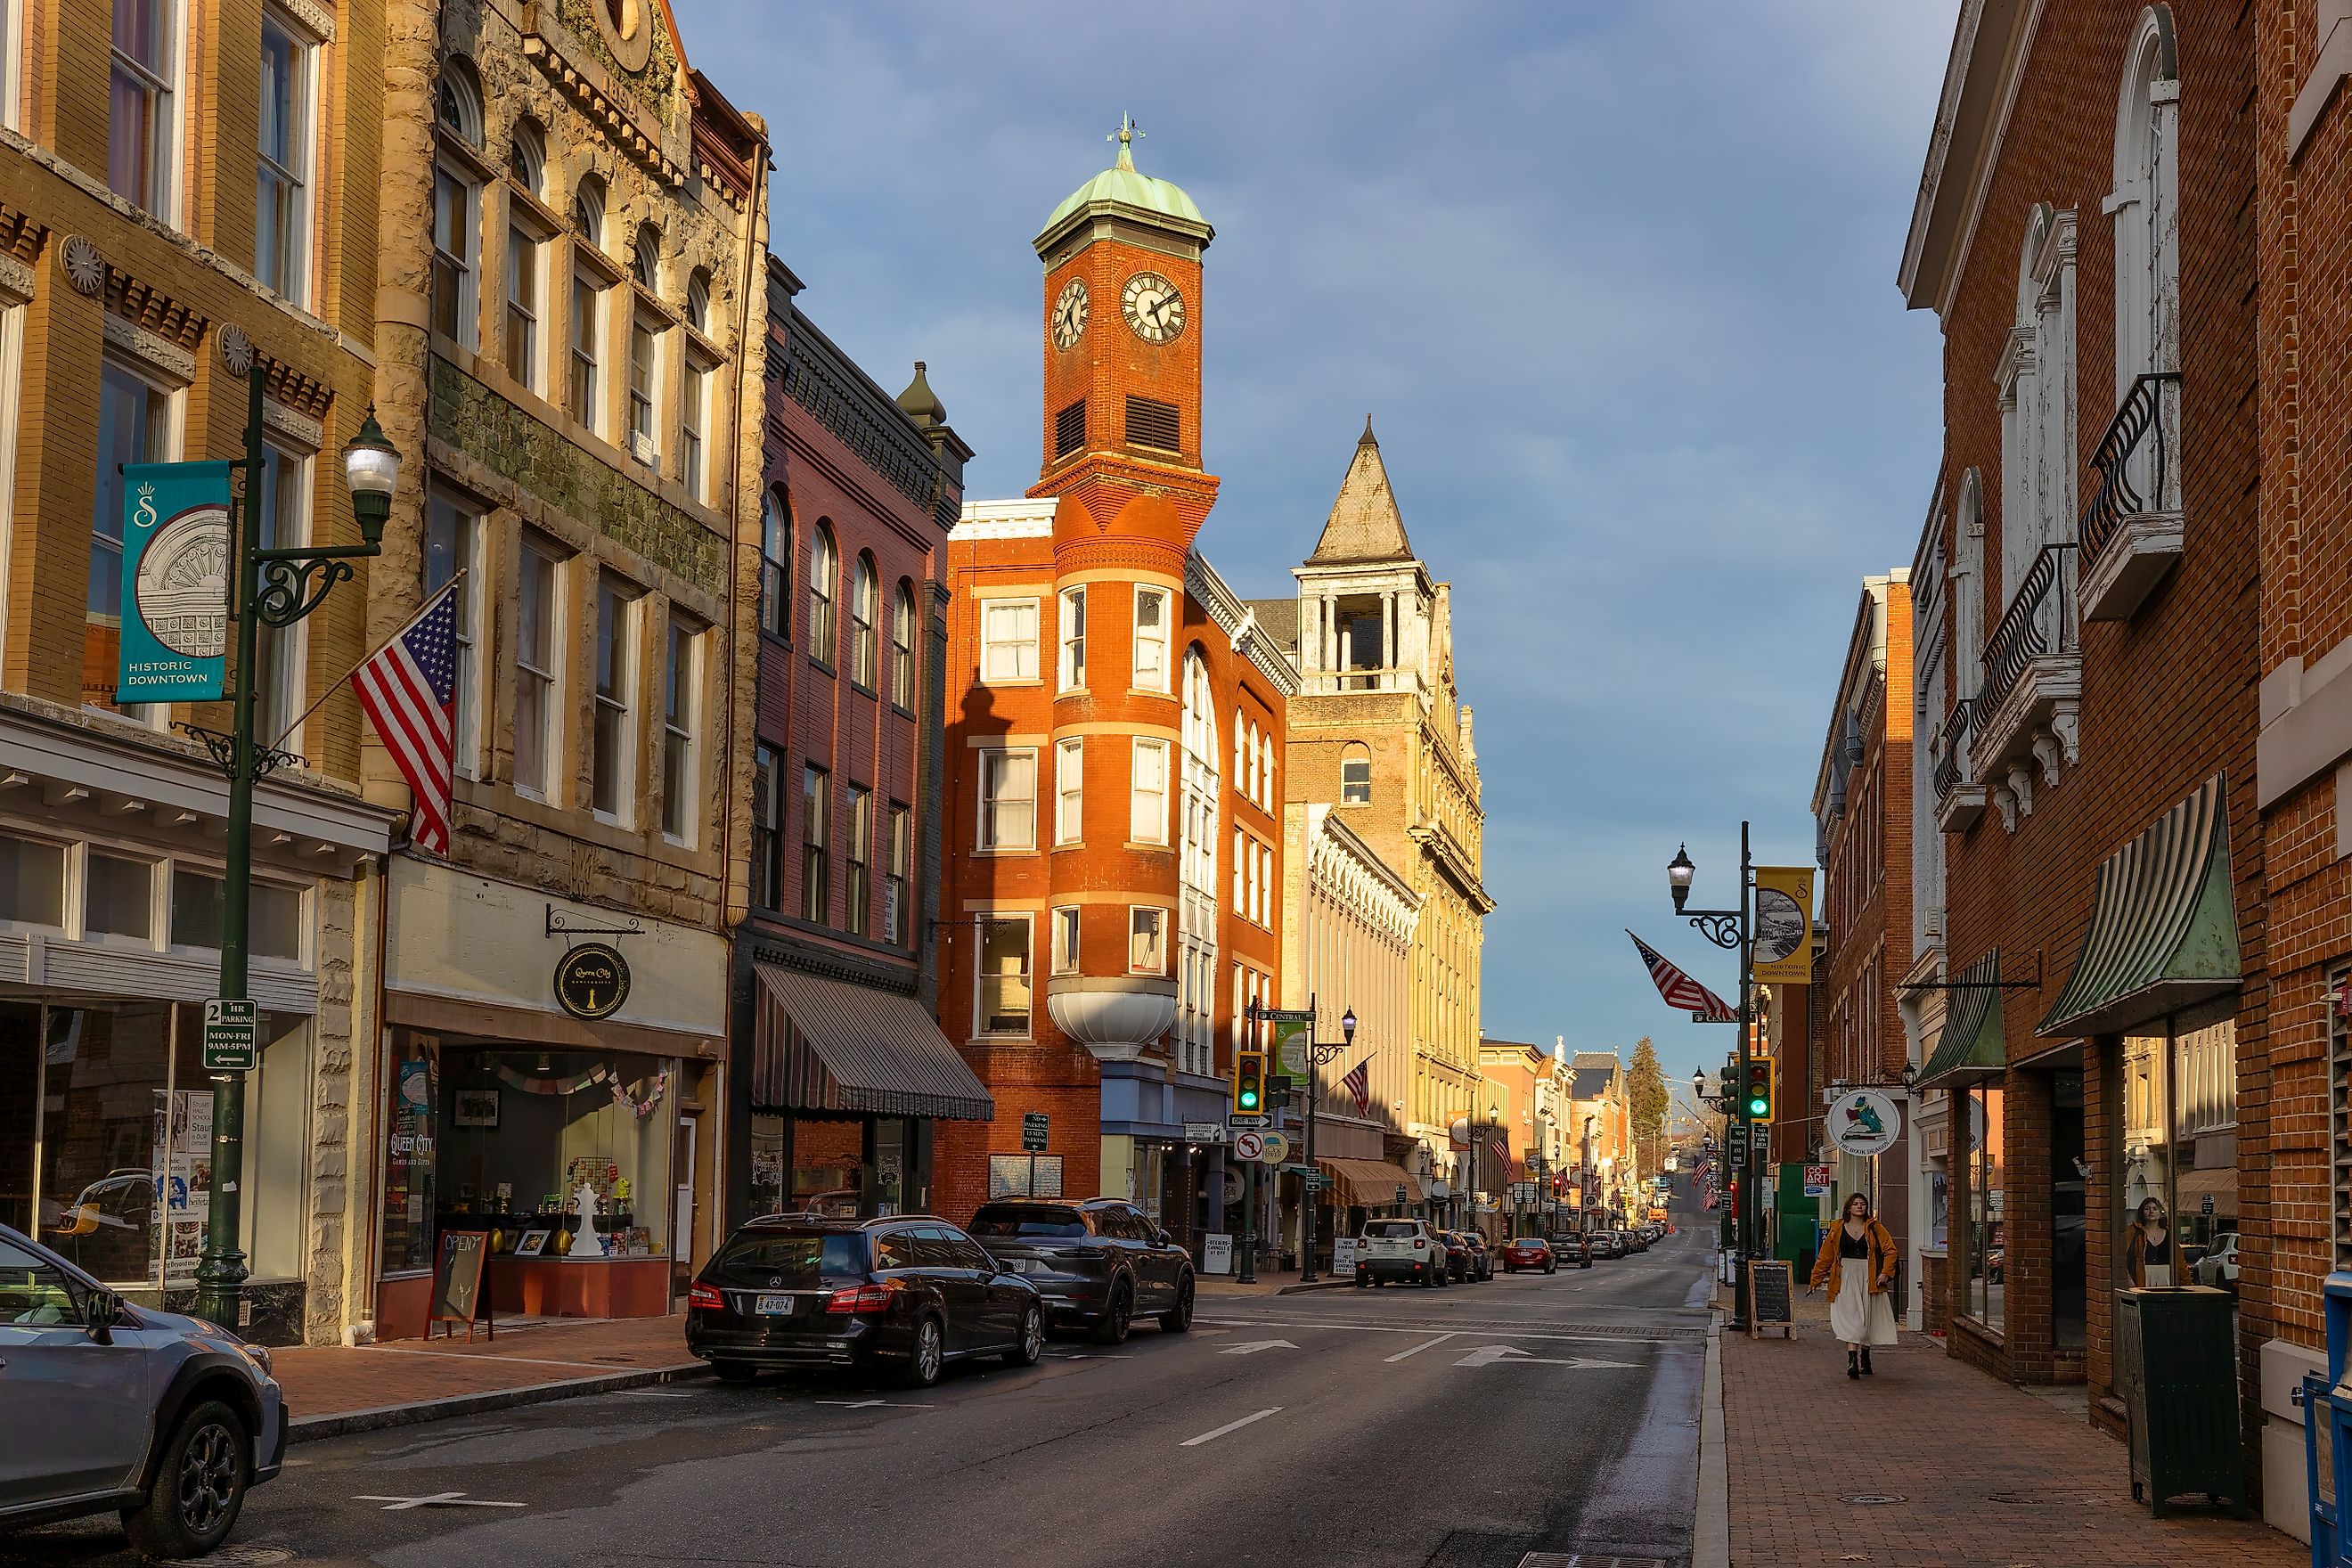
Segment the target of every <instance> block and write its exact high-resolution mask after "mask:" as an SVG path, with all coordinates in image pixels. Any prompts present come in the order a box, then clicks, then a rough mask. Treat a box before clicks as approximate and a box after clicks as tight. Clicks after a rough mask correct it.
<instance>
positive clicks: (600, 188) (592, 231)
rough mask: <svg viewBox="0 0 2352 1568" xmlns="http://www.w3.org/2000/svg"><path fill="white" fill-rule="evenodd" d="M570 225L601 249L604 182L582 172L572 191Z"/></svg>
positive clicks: (602, 244)
mask: <svg viewBox="0 0 2352 1568" xmlns="http://www.w3.org/2000/svg"><path fill="white" fill-rule="evenodd" d="M572 228H573V229H574V230H575V231H577V232H578V234H579V236H580V237H581V238H583V239H584V240H586V241H587V242H588V243H589V244H590V245H593V246H594V247H597V248H598V249H600V250H601V249H603V248H604V180H603V179H602V178H601V177H599V176H598V175H595V174H583V175H581V176H580V184H578V185H577V186H575V187H574V188H573V189H572Z"/></svg>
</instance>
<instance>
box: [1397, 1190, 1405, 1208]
mask: <svg viewBox="0 0 2352 1568" xmlns="http://www.w3.org/2000/svg"><path fill="white" fill-rule="evenodd" d="M1396 1194H1397V1195H1396V1201H1397V1206H1398V1207H1400V1208H1402V1207H1403V1206H1404V1201H1405V1199H1404V1189H1403V1188H1402V1187H1399V1188H1398V1189H1397V1190H1396Z"/></svg>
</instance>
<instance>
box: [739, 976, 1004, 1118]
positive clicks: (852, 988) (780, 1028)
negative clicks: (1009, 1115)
mask: <svg viewBox="0 0 2352 1568" xmlns="http://www.w3.org/2000/svg"><path fill="white" fill-rule="evenodd" d="M751 968H752V969H753V971H754V972H755V973H758V975H759V977H760V995H759V998H758V1002H757V1004H756V1009H757V1016H756V1018H755V1019H754V1021H753V1024H752V1031H751V1106H752V1109H753V1110H835V1111H843V1112H846V1113H849V1114H852V1115H868V1116H928V1117H933V1118H936V1119H938V1120H940V1121H992V1120H994V1118H995V1115H996V1107H995V1103H994V1102H993V1101H992V1100H990V1099H989V1094H988V1090H987V1089H986V1088H985V1087H983V1086H982V1083H981V1081H980V1079H977V1078H975V1077H973V1076H972V1071H971V1068H969V1067H966V1066H965V1065H964V1060H963V1058H961V1056H958V1055H957V1054H956V1048H955V1047H953V1046H952V1045H950V1044H949V1043H948V1037H947V1036H946V1035H944V1034H942V1033H941V1032H940V1026H939V1025H938V1023H937V1022H936V1021H934V1020H933V1019H932V1017H931V1016H930V1015H929V1013H927V1012H925V1011H924V1010H923V1006H922V1004H921V1003H919V1002H918V1001H916V1000H915V998H914V997H912V996H908V995H904V994H900V993H898V992H894V991H883V990H879V989H877V988H876V987H874V986H870V985H856V984H851V983H850V982H848V981H846V980H833V979H828V978H827V977H825V976H824V975H821V974H811V973H806V972H805V971H803V970H798V969H785V968H782V967H781V966H779V965H777V964H772V963H755V964H753V965H752V966H751Z"/></svg>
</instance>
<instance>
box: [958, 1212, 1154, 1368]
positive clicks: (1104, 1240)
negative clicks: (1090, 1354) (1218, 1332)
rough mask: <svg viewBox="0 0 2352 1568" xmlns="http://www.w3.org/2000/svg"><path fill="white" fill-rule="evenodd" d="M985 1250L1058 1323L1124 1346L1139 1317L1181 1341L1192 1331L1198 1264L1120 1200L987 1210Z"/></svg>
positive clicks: (981, 1225) (980, 1233)
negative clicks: (1194, 1266) (1031, 1292)
mask: <svg viewBox="0 0 2352 1568" xmlns="http://www.w3.org/2000/svg"><path fill="white" fill-rule="evenodd" d="M971 1234H972V1235H973V1236H974V1237H977V1238H979V1241H980V1243H981V1245H982V1246H983V1247H987V1248H988V1250H989V1251H990V1252H991V1253H992V1254H994V1255H995V1256H996V1257H997V1258H1001V1259H1002V1260H1003V1264H1004V1267H1005V1268H1010V1269H1013V1270H1015V1271H1017V1272H1018V1273H1019V1274H1020V1275H1021V1276H1022V1278H1024V1279H1026V1280H1027V1281H1028V1282H1029V1283H1030V1284H1031V1285H1034V1287H1036V1289H1037V1291H1038V1293H1039V1294H1040V1295H1042V1296H1043V1297H1044V1298H1045V1310H1046V1311H1047V1312H1048V1313H1049V1314H1050V1315H1051V1318H1052V1320H1053V1321H1054V1322H1055V1323H1066V1324H1075V1325H1080V1326H1083V1327H1086V1328H1088V1329H1091V1330H1092V1331H1094V1337H1095V1338H1096V1339H1097V1340H1098V1341H1100V1342H1103V1343H1104V1344H1113V1345H1115V1344H1118V1342H1121V1341H1122V1340H1124V1339H1126V1338H1127V1331H1128V1330H1129V1327H1131V1326H1132V1325H1133V1323H1134V1321H1135V1320H1136V1319H1137V1318H1139V1317H1157V1318H1158V1319H1159V1320H1160V1327H1161V1328H1162V1329H1164V1330H1166V1331H1168V1332H1170V1333H1171V1334H1181V1333H1182V1332H1184V1331H1186V1330H1188V1329H1190V1328H1191V1327H1192V1254H1190V1253H1188V1252H1186V1251H1185V1250H1184V1249H1183V1248H1182V1247H1179V1246H1177V1245H1176V1244H1175V1243H1174V1242H1173V1241H1171V1240H1170V1239H1169V1237H1168V1233H1167V1232H1166V1231H1164V1230H1162V1229H1160V1227H1159V1226H1156V1225H1154V1224H1152V1222H1151V1220H1150V1217H1149V1216H1147V1215H1145V1214H1144V1212H1143V1211H1142V1210H1141V1209H1139V1208H1137V1207H1136V1206H1135V1205H1133V1204H1130V1203H1128V1202H1125V1201H1124V1200H1121V1199H1118V1198H1087V1199H1084V1200H1083V1201H1070V1202H1062V1201H1056V1200H1052V1199H1040V1198H1024V1199H1020V1200H1017V1201H1008V1202H1004V1203H993V1204H982V1205H981V1207H980V1212H979V1213H977V1214H975V1215H972V1216H971Z"/></svg>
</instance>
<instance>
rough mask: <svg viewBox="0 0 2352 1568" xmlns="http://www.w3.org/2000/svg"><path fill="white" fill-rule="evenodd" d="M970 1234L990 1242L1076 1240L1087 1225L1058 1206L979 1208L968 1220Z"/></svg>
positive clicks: (1010, 1205)
mask: <svg viewBox="0 0 2352 1568" xmlns="http://www.w3.org/2000/svg"><path fill="white" fill-rule="evenodd" d="M971 1234H972V1235H974V1236H977V1237H990V1238H994V1239H1000V1240H1001V1239H1005V1238H1009V1237H1021V1236H1036V1237H1078V1236H1084V1235H1086V1234H1087V1222H1086V1221H1085V1220H1083V1219H1081V1218H1079V1217H1078V1211H1077V1210H1076V1209H1071V1208H1064V1207H1062V1206H1061V1205H1058V1204H983V1205H982V1206H981V1210H980V1212H979V1213H978V1214H975V1215H972V1216H971Z"/></svg>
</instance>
